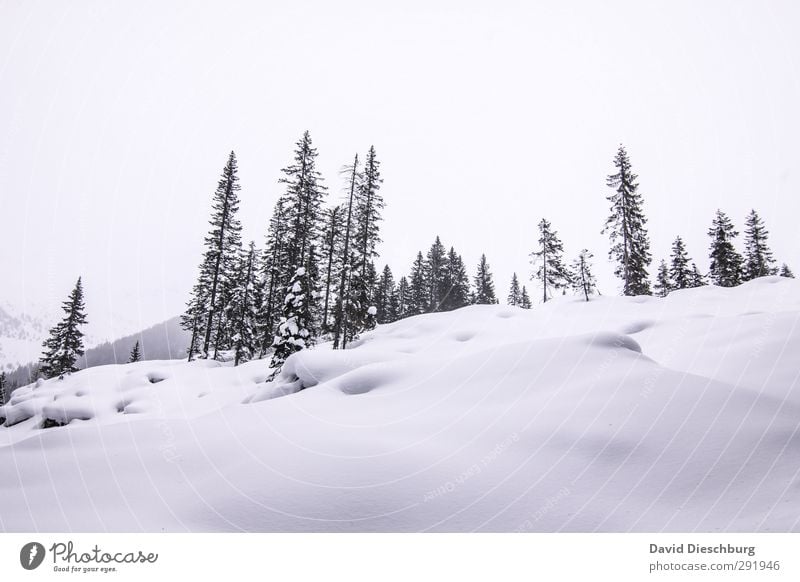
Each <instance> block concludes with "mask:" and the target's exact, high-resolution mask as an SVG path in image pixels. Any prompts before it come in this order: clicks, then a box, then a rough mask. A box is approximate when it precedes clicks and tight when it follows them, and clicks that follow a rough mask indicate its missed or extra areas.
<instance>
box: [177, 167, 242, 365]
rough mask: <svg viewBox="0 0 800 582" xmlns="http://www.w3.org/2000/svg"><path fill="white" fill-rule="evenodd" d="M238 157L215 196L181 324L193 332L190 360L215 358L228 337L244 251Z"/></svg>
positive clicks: (220, 182)
mask: <svg viewBox="0 0 800 582" xmlns="http://www.w3.org/2000/svg"><path fill="white" fill-rule="evenodd" d="M237 173H238V165H237V162H236V154H235V153H234V152H231V153H230V155H229V156H228V161H227V163H226V164H225V167H224V168H223V170H222V176H221V177H220V179H219V182H218V184H217V189H216V191H215V192H214V197H213V204H212V211H211V219H210V221H209V222H210V224H211V230H210V231H209V232H208V234H207V235H206V238H205V241H204V244H205V249H206V250H205V252H204V253H203V260H202V262H201V264H200V269H199V271H200V273H199V276H198V280H197V283H196V284H195V286H194V288H193V290H192V297H191V299H190V301H189V303H188V305H187V309H186V312H185V313H184V315H183V317H182V319H181V323H182V325H183V326H184V329H186V330H189V331H191V333H192V339H191V341H190V346H189V350H188V351H189V360H192V359H193V358H194V357H195V356H198V355H199V356H200V357H209V354H210V353H211V351H212V350H213V354H214V357H216V354H217V352H218V351H219V350H220V349H226V348H227V346H226V345H223V344H224V341H225V337H226V335H227V334H226V333H225V332H226V331H228V330H226V329H224V312H225V309H226V307H227V305H226V301H227V294H226V291H227V290H229V289H230V284H231V279H232V277H233V270H234V268H235V266H236V261H237V259H238V254H239V251H240V248H241V230H242V227H241V224H240V222H239V219H238V218H237V217H236V214H237V211H238V210H239V195H238V192H239V189H240V186H239V177H238V175H237Z"/></svg>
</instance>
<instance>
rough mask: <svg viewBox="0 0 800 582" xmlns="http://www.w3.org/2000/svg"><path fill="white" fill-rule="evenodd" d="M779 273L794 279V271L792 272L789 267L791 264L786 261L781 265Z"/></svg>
mask: <svg viewBox="0 0 800 582" xmlns="http://www.w3.org/2000/svg"><path fill="white" fill-rule="evenodd" d="M778 274H779V275H780V276H781V277H787V278H788V279H794V273H792V270H791V269H790V268H789V265H787V264H786V263H783V264H782V265H781V270H780V271H779V272H778Z"/></svg>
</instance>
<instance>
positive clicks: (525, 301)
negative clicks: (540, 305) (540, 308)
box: [519, 285, 533, 309]
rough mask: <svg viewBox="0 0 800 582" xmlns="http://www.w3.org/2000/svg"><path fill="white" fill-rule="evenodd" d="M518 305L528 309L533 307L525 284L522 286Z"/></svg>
mask: <svg viewBox="0 0 800 582" xmlns="http://www.w3.org/2000/svg"><path fill="white" fill-rule="evenodd" d="M519 306H520V307H522V309H530V308H531V307H533V303H532V302H531V298H530V296H529V295H528V290H527V289H526V288H525V285H523V286H522V296H521V297H520V302H519Z"/></svg>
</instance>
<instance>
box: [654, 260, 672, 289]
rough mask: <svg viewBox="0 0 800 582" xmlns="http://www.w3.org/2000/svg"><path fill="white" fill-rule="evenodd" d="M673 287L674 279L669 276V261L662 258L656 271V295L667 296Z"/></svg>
mask: <svg viewBox="0 0 800 582" xmlns="http://www.w3.org/2000/svg"><path fill="white" fill-rule="evenodd" d="M672 289H673V286H672V281H671V280H670V278H669V267H667V262H666V261H664V260H663V259H662V260H661V262H660V263H659V264H658V271H657V272H656V284H655V292H656V296H657V297H666V296H667V295H669V292H670V291H672Z"/></svg>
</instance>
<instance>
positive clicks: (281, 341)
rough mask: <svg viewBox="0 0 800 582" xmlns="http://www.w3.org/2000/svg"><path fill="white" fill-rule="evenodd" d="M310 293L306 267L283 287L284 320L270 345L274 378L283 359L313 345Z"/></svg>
mask: <svg viewBox="0 0 800 582" xmlns="http://www.w3.org/2000/svg"><path fill="white" fill-rule="evenodd" d="M310 293H311V289H310V287H309V282H308V275H307V273H306V269H305V267H298V268H297V270H296V271H295V274H294V276H293V277H292V279H291V280H290V281H289V285H288V286H287V287H286V295H285V298H284V301H283V316H282V317H281V320H280V322H279V323H278V330H277V331H278V333H277V335H276V337H275V339H274V341H273V343H272V347H273V352H272V360H271V362H270V367H271V368H275V372H273V377H274V376H275V375H276V374H277V372H278V371H279V370H280V369H281V368H282V367H283V364H284V362H285V361H286V358H288V357H289V356H290V355H292V354H293V353H295V352H297V351H299V350H302V349H305V348H308V347H311V346H312V345H313V344H314V337H315V333H314V331H315V330H314V329H313V318H312V315H311V311H310V304H309V301H308V298H309V296H310Z"/></svg>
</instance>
